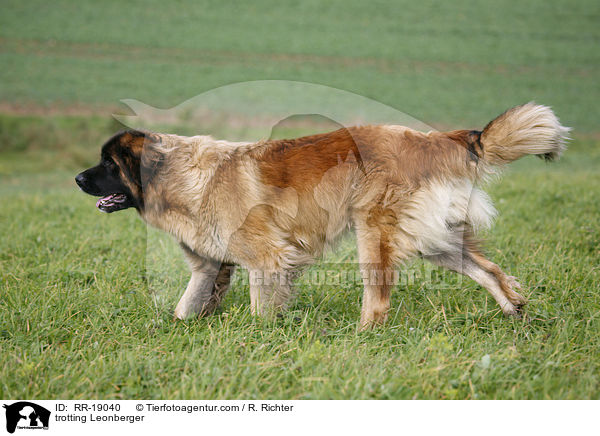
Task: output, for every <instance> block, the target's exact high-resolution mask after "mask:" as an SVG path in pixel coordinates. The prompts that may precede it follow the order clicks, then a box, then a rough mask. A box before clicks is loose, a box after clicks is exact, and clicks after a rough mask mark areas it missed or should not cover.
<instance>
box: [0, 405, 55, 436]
mask: <svg viewBox="0 0 600 436" xmlns="http://www.w3.org/2000/svg"><path fill="white" fill-rule="evenodd" d="M3 407H4V408H5V409H6V431H8V432H9V433H14V432H15V429H17V428H19V429H30V430H32V429H44V430H47V429H48V424H49V422H50V411H49V410H48V409H45V408H43V407H42V406H38V405H37V404H35V403H30V402H29V401H19V402H18V403H13V404H10V405H7V404H5V405H4V406H3Z"/></svg>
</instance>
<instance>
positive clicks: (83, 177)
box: [75, 173, 85, 188]
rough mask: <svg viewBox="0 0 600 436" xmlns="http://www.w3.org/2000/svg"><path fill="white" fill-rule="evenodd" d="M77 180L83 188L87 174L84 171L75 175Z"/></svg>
mask: <svg viewBox="0 0 600 436" xmlns="http://www.w3.org/2000/svg"><path fill="white" fill-rule="evenodd" d="M75 182H76V183H77V184H78V185H79V187H80V188H83V184H84V183H85V176H84V175H83V173H80V174H77V177H75Z"/></svg>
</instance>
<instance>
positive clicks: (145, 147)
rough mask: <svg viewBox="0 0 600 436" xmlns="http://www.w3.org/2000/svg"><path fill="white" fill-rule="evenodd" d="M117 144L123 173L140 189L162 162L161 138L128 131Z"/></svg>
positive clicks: (150, 134) (148, 133) (146, 133)
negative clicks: (118, 144)
mask: <svg viewBox="0 0 600 436" xmlns="http://www.w3.org/2000/svg"><path fill="white" fill-rule="evenodd" d="M119 142H120V147H119V148H120V151H119V157H120V159H121V161H122V162H123V164H124V168H123V171H124V173H125V175H126V176H127V177H128V178H129V179H130V180H131V181H132V182H133V183H135V184H136V185H137V186H139V187H140V188H141V187H142V184H143V183H148V181H150V180H151V179H152V178H153V177H154V175H155V173H156V171H157V170H158V168H159V166H160V163H161V162H162V153H161V152H160V147H161V138H160V136H159V135H157V134H155V133H151V132H142V131H129V132H125V133H124V134H122V135H121V137H120V139H119Z"/></svg>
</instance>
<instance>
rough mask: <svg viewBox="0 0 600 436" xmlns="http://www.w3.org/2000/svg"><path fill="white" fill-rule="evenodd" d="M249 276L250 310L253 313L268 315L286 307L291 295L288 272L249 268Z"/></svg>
mask: <svg viewBox="0 0 600 436" xmlns="http://www.w3.org/2000/svg"><path fill="white" fill-rule="evenodd" d="M249 277H250V310H251V312H252V314H253V315H259V316H270V315H273V314H275V313H277V312H279V311H281V310H284V309H286V308H287V305H288V302H289V300H290V298H291V296H292V287H291V283H290V281H291V275H290V274H289V273H287V272H286V271H265V270H257V269H251V270H250V271H249Z"/></svg>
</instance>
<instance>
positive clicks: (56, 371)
mask: <svg viewBox="0 0 600 436" xmlns="http://www.w3.org/2000/svg"><path fill="white" fill-rule="evenodd" d="M459 3H460V4H459V6H454V5H452V6H451V3H439V2H433V1H431V2H427V1H426V2H419V3H417V4H412V5H405V6H402V7H400V6H390V5H389V4H387V3H372V2H368V3H366V2H359V1H351V2H343V3H342V2H339V3H335V2H334V3H330V4H329V5H328V6H322V5H321V3H320V2H316V1H315V2H306V3H302V4H296V5H295V6H283V5H281V4H280V3H278V2H277V3H273V4H270V3H269V2H265V1H260V2H252V3H247V4H240V5H237V6H236V8H237V9H236V10H235V13H232V12H231V11H229V10H227V9H226V6H225V5H224V4H223V3H222V2H212V3H206V4H204V5H203V7H201V8H199V7H196V8H191V7H188V6H187V5H186V4H185V3H178V5H180V6H179V7H167V6H165V5H163V3H161V2H155V3H150V4H147V3H144V4H143V5H142V4H141V3H139V4H138V3H136V2H130V3H127V4H122V3H120V2H110V1H105V2H101V3H100V2H98V3H93V2H89V3H83V2H81V3H76V2H66V1H61V2H55V3H53V4H52V6H50V4H49V3H46V2H36V1H31V2H13V1H4V2H3V6H4V8H3V13H2V14H1V15H0V59H1V60H0V62H2V65H3V68H2V69H0V112H1V114H0V198H1V199H2V207H1V208H0V223H1V224H2V225H1V226H0V236H1V240H2V248H0V398H63V399H66V398H72V399H77V398H99V399H111V398H119V399H132V398H172V399H175V398H177V399H237V398H280V399H411V398H419V399H425V398H427V399H439V398H444V399H476V398H477V399H500V398H502V399H523V398H526V399H576V398H577V399H582V398H593V399H599V398H600V268H599V266H598V265H600V236H599V235H600V219H599V217H600V206H599V205H598V201H597V199H598V198H599V197H600V172H599V171H598V168H600V147H599V145H600V140H599V139H598V138H599V136H598V127H597V113H598V110H597V101H598V99H599V97H600V86H599V82H598V77H600V76H599V73H600V71H599V69H600V52H599V51H598V50H597V45H598V41H599V39H600V30H599V28H598V26H597V23H598V19H599V18H600V5H599V4H598V3H597V2H577V3H567V2H565V3H561V2H558V1H556V2H542V1H539V2H528V3H527V4H526V5H525V4H521V3H518V2H509V1H501V2H495V3H494V5H493V6H492V5H488V6H486V8H485V9H480V8H478V7H477V6H476V4H475V3H473V4H472V3H471V2H469V1H467V0H461V2H459ZM263 79H287V80H302V81H307V82H313V83H320V84H325V85H328V86H332V87H337V88H340V89H345V90H349V91H352V92H355V93H357V94H360V95H365V96H368V97H370V98H373V99H375V100H378V101H381V102H383V103H386V104H388V105H391V106H393V107H395V108H397V109H398V110H400V111H403V112H405V113H408V114H410V115H412V116H414V117H415V118H417V119H419V120H422V121H423V122H424V123H426V124H430V125H433V126H439V127H448V126H450V127H456V128H459V127H474V128H477V127H479V128H481V127H482V126H483V125H484V124H485V123H486V122H487V121H489V120H490V119H491V118H492V117H493V116H495V115H497V114H498V113H499V112H501V111H503V110H504V109H506V108H507V107H509V106H512V105H515V104H518V103H522V102H524V101H528V100H536V101H537V102H539V103H544V104H548V105H552V106H553V108H554V109H555V110H556V112H557V114H558V115H559V117H560V118H561V121H563V123H564V124H565V125H569V126H572V127H574V128H575V130H574V140H573V141H572V143H571V144H570V146H569V150H568V151H567V152H566V153H565V156H564V158H563V159H562V160H560V161H559V162H557V163H554V164H548V163H545V162H543V161H541V160H539V159H535V158H526V159H523V160H521V161H519V162H517V163H515V164H513V165H511V167H510V169H509V170H507V172H506V173H505V174H504V177H503V178H502V179H501V180H499V181H495V182H494V183H493V184H492V185H491V186H489V187H488V191H489V193H490V195H491V197H492V198H493V200H494V202H495V204H496V207H497V209H498V210H499V217H498V219H497V221H496V224H495V226H494V228H493V229H492V231H490V232H489V234H487V235H485V236H486V239H487V243H486V246H487V252H488V254H489V255H490V257H491V259H492V260H494V261H495V262H496V263H498V264H499V265H500V266H501V267H503V269H504V270H506V271H507V272H510V273H511V274H512V275H515V276H517V277H518V278H519V279H520V282H521V283H522V284H523V285H524V292H523V293H524V295H525V296H526V297H527V298H528V299H529V304H528V305H527V306H526V315H527V316H526V317H524V319H522V320H515V319H507V318H504V317H503V316H502V314H501V313H500V311H499V309H498V307H497V306H496V304H495V303H494V302H493V300H492V299H491V298H490V297H489V296H488V294H487V292H486V291H485V290H482V289H481V288H480V287H479V286H478V285H476V284H475V283H473V282H471V281H469V280H460V279H458V278H457V277H456V276H454V275H452V274H448V275H445V276H444V277H443V278H442V279H440V280H437V281H432V280H414V281H412V280H409V281H408V282H406V283H404V282H403V283H401V284H400V285H398V286H397V287H396V288H395V289H394V292H393V296H392V298H393V299H392V312H391V315H390V320H389V322H388V323H387V325H386V326H384V327H382V328H377V329H375V330H372V331H367V332H358V325H357V321H358V318H359V312H360V300H361V294H362V289H361V286H360V285H359V284H357V283H355V282H344V281H341V282H339V283H333V284H331V283H323V284H321V285H319V286H315V285H310V284H308V280H307V277H308V275H310V274H311V272H314V271H319V270H320V269H323V268H325V267H327V268H331V267H333V268H339V269H340V270H342V269H344V268H350V269H352V268H354V267H355V266H354V264H353V260H354V259H355V256H356V252H355V248H354V244H353V241H352V238H347V239H345V240H344V241H343V242H342V244H341V246H340V247H339V248H338V249H337V250H335V251H333V252H331V253H328V254H327V255H326V257H325V258H324V259H323V260H322V262H320V263H319V264H317V265H316V266H314V267H313V268H312V269H311V270H309V271H308V272H307V273H306V274H305V276H303V277H301V278H300V279H299V282H298V286H297V297H296V299H295V301H294V304H293V305H292V307H291V309H290V311H289V312H288V313H286V314H285V315H284V316H283V317H282V318H277V319H274V320H263V319H257V318H253V317H252V316H251V315H250V311H249V293H248V288H247V281H246V277H245V274H244V272H243V271H238V272H237V273H236V276H235V280H234V283H233V286H232V290H231V291H230V293H229V294H228V295H227V297H226V298H225V300H224V302H223V304H222V307H221V309H220V310H219V311H218V312H217V314H215V315H214V316H211V317H207V318H204V319H199V320H192V321H186V322H181V321H177V322H176V321H173V319H172V312H173V309H174V306H175V304H176V303H177V300H178V298H179V296H180V295H181V293H182V291H183V289H184V288H185V285H186V282H187V279H188V273H187V270H186V267H185V264H184V262H183V259H182V258H181V255H180V254H179V252H178V250H177V248H176V246H175V244H174V243H173V241H171V239H170V238H169V237H167V236H165V235H162V234H160V233H158V232H156V231H154V230H152V229H148V228H146V226H145V225H144V224H143V222H142V221H141V220H140V219H139V218H138V217H137V215H136V213H135V211H133V210H127V211H124V212H119V213H115V214H111V215H105V214H101V213H99V212H98V210H97V209H96V208H95V207H94V203H95V200H94V199H93V198H92V197H89V196H86V195H84V194H83V193H81V192H80V191H79V190H78V189H77V188H76V186H75V184H74V181H73V177H74V175H75V174H76V173H77V172H78V171H80V170H81V169H84V168H86V167H87V166H89V165H91V164H93V163H95V162H96V160H97V159H98V150H99V146H100V145H101V143H102V142H103V141H104V140H105V139H106V138H108V137H109V136H110V135H111V134H113V133H114V132H116V131H117V130H119V129H120V128H122V126H121V125H120V124H119V123H118V122H117V121H115V120H114V119H112V117H111V113H112V112H113V111H114V110H115V109H117V110H120V111H124V109H123V107H119V106H118V104H119V103H118V102H119V100H120V99H123V98H135V99H138V100H140V101H143V102H145V103H147V104H149V105H152V106H157V107H170V106H174V105H177V104H179V103H181V102H182V101H184V100H186V99H189V98H191V97H194V96H196V95H198V94H200V93H202V92H205V91H207V90H210V89H212V88H214V87H217V86H222V85H226V84H228V83H233V82H239V81H245V80H263ZM280 98H281V100H282V101H285V95H281V96H280ZM242 109H243V108H240V110H242ZM192 121H193V120H192ZM213 121H214V120H213ZM170 127H171V128H172V129H176V130H177V129H179V130H178V131H183V132H184V133H187V134H192V133H204V131H205V130H204V129H205V128H206V126H205V125H203V124H202V123H199V124H194V122H191V123H190V120H188V121H187V124H186V125H178V126H170ZM212 127H213V128H214V130H215V131H216V132H218V133H219V134H220V135H222V136H223V137H226V138H228V139H233V138H235V139H238V138H242V137H244V135H247V134H248V132H247V131H245V130H240V126H239V125H235V124H233V125H226V124H224V125H220V126H216V127H215V126H212ZM164 128H165V129H167V130H168V129H169V126H164ZM306 128H307V127H306V126H304V127H303V128H296V129H291V128H290V129H287V130H285V129H284V130H283V131H282V132H279V134H280V135H283V136H285V135H290V136H294V135H298V134H301V133H303V130H302V129H306ZM308 128H310V127H308ZM313 128H314V126H313ZM423 268H424V267H423V264H422V263H420V262H414V263H411V264H409V265H407V266H406V267H405V270H408V271H421V270H423Z"/></svg>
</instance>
